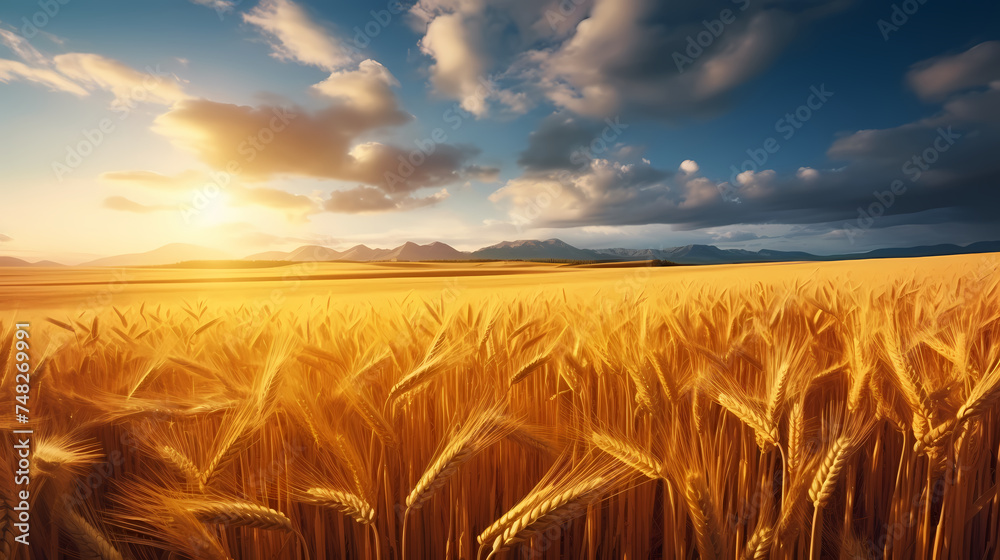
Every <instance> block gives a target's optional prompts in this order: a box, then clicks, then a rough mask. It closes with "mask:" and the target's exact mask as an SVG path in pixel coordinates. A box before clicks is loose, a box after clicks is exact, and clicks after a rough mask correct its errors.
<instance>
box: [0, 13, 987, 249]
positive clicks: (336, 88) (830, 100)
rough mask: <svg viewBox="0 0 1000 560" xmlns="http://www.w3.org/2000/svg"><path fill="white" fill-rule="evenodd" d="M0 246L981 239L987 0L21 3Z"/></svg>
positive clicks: (10, 51) (9, 39)
mask: <svg viewBox="0 0 1000 560" xmlns="http://www.w3.org/2000/svg"><path fill="white" fill-rule="evenodd" d="M0 123H2V124H3V134H0V154H2V155H0V158H2V159H0V161H2V164H3V165H2V173H0V209H2V213H0V254H5V255H11V256H16V257H20V258H24V259H27V260H31V261H34V260H39V259H52V260H56V261H58V262H63V263H67V264H75V263H80V262H84V261H88V260H91V259H94V258H96V257H100V256H106V255H113V254H121V253H131V252H143V251H148V250H151V249H154V248H156V247H159V246H162V245H165V244H169V243H192V244H197V245H202V246H206V247H212V248H216V249H221V250H223V251H226V252H227V253H229V254H231V255H233V256H234V257H242V256H245V255H249V254H253V253H258V252H263V251H272V250H290V249H294V248H295V247H298V246H300V245H304V244H320V245H325V246H329V247H332V248H335V249H343V248H347V247H350V246H353V245H355V244H358V243H364V244H367V245H369V246H372V247H393V246H396V245H399V244H401V243H403V242H405V241H414V242H418V243H426V242H431V241H443V242H446V243H449V244H451V245H453V246H454V247H456V248H458V249H461V250H474V249H477V248H479V247H483V246H486V245H490V244H493V243H497V242H500V241H504V240H516V239H548V238H553V237H555V238H559V239H562V240H564V241H566V242H568V243H571V244H573V245H576V246H580V247H587V248H610V247H627V248H667V247H674V246H681V245H687V244H692V243H705V244H714V245H717V246H720V247H724V248H744V249H751V250H755V249H761V248H770V249H780V250H803V251H811V252H814V253H818V254H835V253H849V252H860V251H867V250H871V249H875V248H880V247H900V246H914V245H925V244H936V243H957V244H968V243H972V242H976V241H984V240H997V239H1000V221H998V218H997V216H996V211H997V208H998V204H997V203H998V201H1000V190H998V184H1000V183H998V182H1000V158H998V157H996V155H997V153H1000V4H997V3H994V2H944V1H942V0H906V1H895V2H890V1H883V0H875V1H868V2H861V1H860V0H858V1H848V0H831V1H823V0H798V1H791V0H768V1H764V0H699V1H669V2H668V1H665V0H659V1H657V0H419V1H417V2H413V0H409V1H406V2H396V1H394V0H393V1H383V0H373V1H370V2H360V1H359V2H333V3H331V2H318V1H315V2H313V1H308V0H294V1H293V0H144V1H143V2H126V1H119V0H90V1H87V2H82V1H79V0H31V1H29V0H23V1H22V0H18V1H8V2H4V3H3V4H2V5H0Z"/></svg>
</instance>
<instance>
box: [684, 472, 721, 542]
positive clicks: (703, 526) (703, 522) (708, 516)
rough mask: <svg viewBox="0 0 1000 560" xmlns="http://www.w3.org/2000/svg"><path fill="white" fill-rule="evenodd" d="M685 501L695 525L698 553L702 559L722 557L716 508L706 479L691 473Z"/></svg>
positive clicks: (686, 486) (685, 490)
mask: <svg viewBox="0 0 1000 560" xmlns="http://www.w3.org/2000/svg"><path fill="white" fill-rule="evenodd" d="M684 499H685V501H687V506H688V510H689V511H690V513H691V522H692V524H693V525H694V532H695V537H697V541H698V551H699V553H700V555H701V557H702V558H704V559H706V560H708V559H710V558H715V559H718V558H721V557H722V543H721V542H720V541H719V523H718V520H717V519H716V516H715V507H714V505H713V503H712V498H711V495H710V494H709V490H708V485H707V484H706V483H705V477H704V476H702V475H701V474H700V473H697V472H694V471H692V472H690V473H688V475H687V481H686V484H685V487H684Z"/></svg>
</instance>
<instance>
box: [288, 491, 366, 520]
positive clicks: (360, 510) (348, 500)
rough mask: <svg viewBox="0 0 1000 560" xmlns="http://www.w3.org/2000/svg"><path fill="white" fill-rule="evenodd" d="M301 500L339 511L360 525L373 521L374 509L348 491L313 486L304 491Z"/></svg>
mask: <svg viewBox="0 0 1000 560" xmlns="http://www.w3.org/2000/svg"><path fill="white" fill-rule="evenodd" d="M302 501H304V502H308V503H311V504H315V505H317V506H321V507H325V508H329V509H332V510H335V511H339V512H341V513H343V514H345V515H347V516H348V517H350V518H351V519H353V520H355V521H357V522H358V523H361V524H362V525H369V524H371V523H374V522H375V509H374V508H372V506H370V505H368V502H366V501H365V500H364V498H361V497H360V496H357V495H355V494H351V493H350V492H344V491H342V490H335V489H333V488H317V487H314V488H309V489H308V490H306V491H305V494H304V495H303V496H302Z"/></svg>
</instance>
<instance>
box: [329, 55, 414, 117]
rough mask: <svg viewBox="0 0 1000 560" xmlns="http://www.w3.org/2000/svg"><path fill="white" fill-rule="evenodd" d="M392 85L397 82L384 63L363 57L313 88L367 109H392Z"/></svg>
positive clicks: (393, 100) (369, 110) (393, 96)
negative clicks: (354, 66) (355, 64)
mask: <svg viewBox="0 0 1000 560" xmlns="http://www.w3.org/2000/svg"><path fill="white" fill-rule="evenodd" d="M393 87H399V82H398V81H397V80H396V78H395V77H394V76H393V75H392V73H391V72H389V70H387V69H386V67H385V66H382V65H381V64H379V63H378V62H376V61H374V60H364V61H362V62H361V63H360V64H359V65H358V69H357V70H343V71H340V72H333V73H332V74H330V77H329V78H327V79H325V80H323V81H322V82H320V83H318V84H316V85H314V86H313V89H315V90H316V91H318V92H320V93H322V94H323V95H326V96H328V97H331V98H333V99H337V100H339V101H341V102H343V103H345V104H347V105H350V106H352V107H356V108H358V109H359V110H361V111H364V112H366V113H383V112H385V113H391V112H395V111H398V109H397V108H396V94H395V93H393V91H392V88H393Z"/></svg>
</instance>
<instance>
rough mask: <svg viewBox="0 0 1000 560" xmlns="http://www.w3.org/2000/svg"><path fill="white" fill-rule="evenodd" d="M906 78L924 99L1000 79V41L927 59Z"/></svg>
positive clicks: (943, 97) (937, 97)
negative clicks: (954, 53)
mask: <svg viewBox="0 0 1000 560" xmlns="http://www.w3.org/2000/svg"><path fill="white" fill-rule="evenodd" d="M906 79H907V82H908V83H909V84H910V87H912V88H913V90H914V91H916V92H917V94H918V95H919V96H920V97H921V98H923V99H926V100H932V101H940V100H943V99H945V98H946V97H947V96H948V95H950V94H952V93H956V92H960V91H962V90H966V89H969V88H974V87H978V86H983V85H986V84H988V83H990V82H992V81H994V80H1000V41H987V42H985V43H980V44H978V45H976V46H975V47H972V48H971V49H969V50H967V51H965V52H962V53H959V54H956V55H951V56H940V57H936V58H932V59H930V60H925V61H923V62H921V63H919V64H917V65H915V66H914V67H913V68H912V69H911V70H910V72H909V74H907V76H906Z"/></svg>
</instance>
